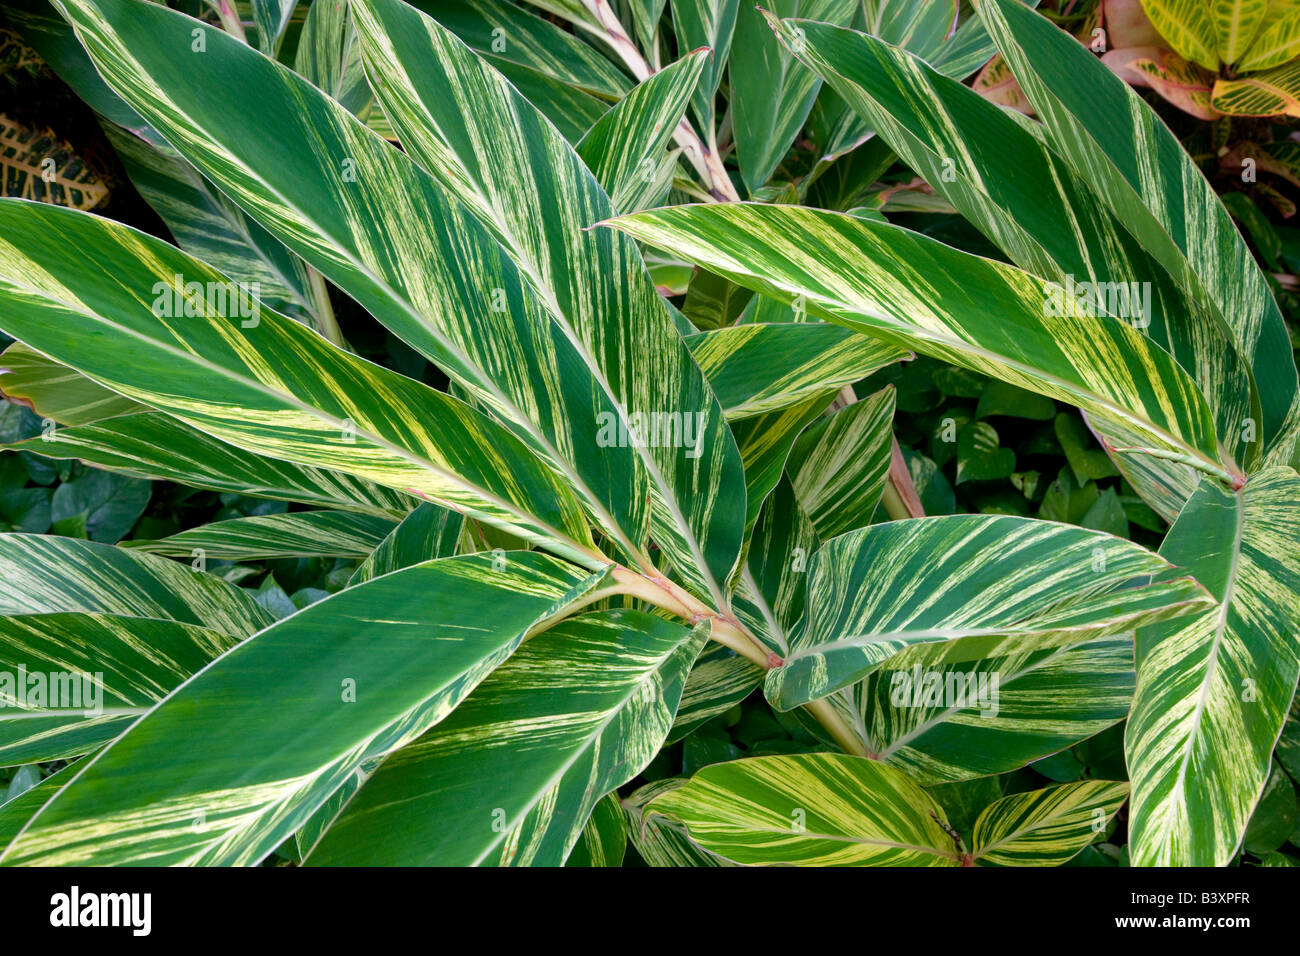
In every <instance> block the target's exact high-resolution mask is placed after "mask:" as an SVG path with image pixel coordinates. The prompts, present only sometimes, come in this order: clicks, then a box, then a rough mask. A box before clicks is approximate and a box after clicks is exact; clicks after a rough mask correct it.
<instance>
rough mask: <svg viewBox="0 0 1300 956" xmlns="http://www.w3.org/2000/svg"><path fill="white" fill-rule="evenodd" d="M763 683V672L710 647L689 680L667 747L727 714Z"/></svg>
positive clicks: (733, 654) (721, 648) (728, 652)
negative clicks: (720, 715) (719, 716)
mask: <svg viewBox="0 0 1300 956" xmlns="http://www.w3.org/2000/svg"><path fill="white" fill-rule="evenodd" d="M761 683H763V668H761V667H759V666H758V665H757V664H755V663H754V662H753V661H751V660H749V659H748V658H746V657H741V656H740V655H739V654H737V653H736V652H735V651H733V650H731V648H729V647H724V646H723V645H721V644H709V645H707V646H706V647H705V648H704V650H703V651H702V652H701V653H700V656H699V657H698V658H697V659H696V661H695V664H694V666H693V667H691V673H690V676H688V677H687V678H686V687H685V688H684V689H683V690H682V700H681V704H680V706H678V708H677V718H676V720H674V721H673V727H672V730H671V731H670V732H669V734H668V738H667V740H666V741H665V742H666V743H670V744H674V743H676V742H677V741H679V740H681V739H682V738H683V737H685V736H686V735H687V734H689V733H691V732H693V731H695V730H698V729H699V728H700V727H702V726H704V724H706V723H708V722H709V721H710V720H712V719H713V718H714V717H717V716H718V715H719V714H722V713H726V712H727V711H728V710H730V709H731V708H732V707H734V706H735V705H736V704H739V703H740V702H741V701H742V700H744V699H745V698H746V697H748V696H749V694H750V692H751V691H753V690H754V688H756V687H757V686H758V685H759V684H761Z"/></svg>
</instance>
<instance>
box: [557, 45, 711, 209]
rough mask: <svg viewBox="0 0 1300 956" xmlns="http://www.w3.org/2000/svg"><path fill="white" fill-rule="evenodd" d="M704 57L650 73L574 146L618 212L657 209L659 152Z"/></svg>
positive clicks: (662, 183) (661, 180)
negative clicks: (652, 207)
mask: <svg viewBox="0 0 1300 956" xmlns="http://www.w3.org/2000/svg"><path fill="white" fill-rule="evenodd" d="M708 57H709V51H708V50H696V51H694V52H693V53H688V54H687V55H686V56H684V57H682V58H681V59H680V60H678V61H677V62H676V63H672V64H670V65H668V66H666V67H664V68H663V69H662V70H659V71H658V72H656V73H654V74H652V75H651V76H650V78H649V79H647V80H645V81H644V82H642V83H640V84H638V85H637V86H636V88H635V89H633V90H632V92H630V93H629V94H628V95H627V96H625V97H623V99H622V100H620V101H619V103H618V105H616V106H615V107H614V108H613V109H611V110H610V111H609V112H608V113H606V114H605V115H604V116H602V117H601V118H600V120H599V121H598V122H597V123H596V125H595V126H593V127H592V128H591V129H590V130H589V131H588V132H587V134H586V135H585V136H583V137H582V140H581V141H580V142H579V143H578V145H577V146H576V147H574V148H575V149H576V150H577V153H578V155H579V156H581V157H582V161H583V162H584V163H586V164H587V168H588V169H590V170H591V173H592V175H593V176H595V177H596V181H597V182H599V183H600V185H601V188H602V189H604V190H605V192H607V193H608V194H609V201H610V203H611V204H612V205H613V207H614V208H615V209H616V210H618V211H619V212H636V211H638V210H641V209H646V208H648V207H650V206H653V205H657V204H658V201H659V200H662V199H663V198H664V195H665V194H666V193H667V191H668V190H667V180H666V178H665V177H664V176H663V175H662V173H661V169H662V167H663V166H664V164H665V157H666V154H665V152H664V148H665V147H666V146H667V145H668V141H669V140H670V139H671V138H672V135H673V130H675V129H676V128H677V125H678V124H679V123H681V122H682V116H683V114H685V112H686V105H687V104H688V103H689V102H690V98H691V93H692V91H694V89H695V84H696V83H697V82H699V79H700V71H701V70H703V69H704V64H705V62H706V61H707V59H708Z"/></svg>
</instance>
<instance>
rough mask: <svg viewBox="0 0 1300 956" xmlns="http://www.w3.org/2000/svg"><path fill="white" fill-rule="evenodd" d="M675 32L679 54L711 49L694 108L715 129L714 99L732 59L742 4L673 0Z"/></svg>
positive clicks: (732, 0) (704, 123)
mask: <svg viewBox="0 0 1300 956" xmlns="http://www.w3.org/2000/svg"><path fill="white" fill-rule="evenodd" d="M671 4H672V11H673V32H674V33H675V34H676V35H677V48H678V49H679V50H698V49H700V48H701V47H708V48H709V49H710V50H712V51H713V56H712V58H711V59H710V61H709V63H708V65H707V66H706V67H705V70H704V75H703V76H701V77H700V82H699V85H698V86H697V87H696V89H695V95H694V97H693V98H692V100H691V107H692V109H693V110H694V112H695V115H696V116H697V117H698V118H699V120H700V125H701V126H702V127H703V128H704V129H706V130H709V129H712V128H713V125H714V123H713V120H714V114H715V107H714V102H713V101H714V97H715V96H716V95H717V92H718V86H719V85H720V84H721V83H722V76H723V73H724V71H725V70H726V68H727V61H728V59H729V58H730V56H731V41H732V39H733V37H734V35H735V32H736V14H737V13H738V12H739V10H740V0H671Z"/></svg>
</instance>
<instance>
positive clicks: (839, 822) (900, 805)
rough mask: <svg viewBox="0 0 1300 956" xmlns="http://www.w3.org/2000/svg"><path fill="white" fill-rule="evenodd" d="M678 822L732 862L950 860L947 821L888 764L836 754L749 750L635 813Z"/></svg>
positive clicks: (907, 863) (889, 863) (881, 863)
mask: <svg viewBox="0 0 1300 956" xmlns="http://www.w3.org/2000/svg"><path fill="white" fill-rule="evenodd" d="M655 813H660V814H664V815H666V816H669V817H672V818H673V819H676V820H678V821H680V822H681V823H684V824H685V825H686V829H687V831H688V832H689V834H690V838H691V840H692V841H693V842H695V843H698V844H699V845H700V846H702V847H703V848H704V849H706V850H708V851H710V852H712V853H716V854H718V855H719V856H721V857H723V858H725V859H729V860H732V861H734V862H736V863H742V864H747V865H759V866H763V865H773V864H792V865H803V866H955V865H956V864H957V863H958V862H959V861H958V856H957V852H956V847H955V844H954V843H953V840H952V838H951V837H950V836H949V835H948V833H947V831H945V829H944V826H945V825H946V824H947V822H948V818H947V817H946V816H945V815H944V812H943V810H942V809H941V808H940V807H939V805H938V804H937V803H935V802H934V800H933V799H931V798H930V796H929V795H927V794H926V792H925V791H924V790H922V789H921V788H920V787H918V786H917V785H916V784H914V783H913V782H912V781H911V780H909V779H908V778H907V777H906V776H904V775H903V774H902V773H900V772H899V771H897V770H895V769H894V768H892V767H886V766H885V765H884V764H881V763H879V762H877V761H874V760H867V759H865V758H862V757H848V756H844V755H842V754H798V755H792V756H779V757H751V758H749V759H746V760H733V761H731V762H730V763H718V764H713V765H712V766H710V767H705V768H704V769H703V770H701V771H700V772H699V773H697V774H696V775H695V776H694V777H692V778H691V779H690V780H689V781H688V782H687V783H686V784H684V785H683V786H680V787H677V788H676V789H673V790H669V791H668V792H666V793H663V794H661V795H659V796H657V797H655V798H654V799H652V800H651V801H650V803H649V805H648V806H647V807H646V808H645V810H644V814H645V815H646V816H650V815H651V814H655Z"/></svg>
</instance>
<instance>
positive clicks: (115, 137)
mask: <svg viewBox="0 0 1300 956" xmlns="http://www.w3.org/2000/svg"><path fill="white" fill-rule="evenodd" d="M105 130H106V131H107V134H108V138H109V142H111V143H112V145H113V151H114V152H115V153H116V154H117V156H118V157H119V158H120V159H121V160H122V164H123V166H124V167H125V168H126V171H127V174H128V175H129V176H130V177H131V183H132V185H134V186H135V188H136V189H137V190H139V192H140V195H141V196H142V197H143V198H144V199H145V201H146V202H148V203H149V205H150V206H152V207H153V208H154V210H155V211H156V212H157V213H158V215H159V216H161V217H162V219H163V221H164V222H166V223H167V228H168V229H169V230H170V231H171V234H172V235H173V236H174V237H175V239H176V244H177V245H179V246H180V247H181V248H182V249H184V250H185V251H186V252H188V253H189V254H190V255H192V256H194V257H195V258H196V259H202V260H203V261H204V262H206V263H208V264H209V265H210V266H212V267H213V268H214V269H216V270H217V271H218V272H221V273H224V274H225V275H227V276H229V277H230V278H232V279H234V280H235V281H236V282H245V283H248V284H249V285H250V286H251V285H253V284H254V283H256V286H255V287H256V289H257V296H258V298H259V299H261V300H262V301H263V302H264V303H266V304H267V305H268V306H270V307H271V308H273V309H275V310H276V311H277V312H283V313H286V314H289V315H291V317H293V318H305V320H306V322H307V324H308V325H310V326H311V327H312V328H314V329H316V330H317V331H318V332H321V333H322V334H324V333H325V332H326V329H327V328H328V326H326V325H325V324H324V319H323V316H324V315H326V314H329V315H330V316H331V319H330V321H331V322H332V313H330V312H329V301H328V296H327V295H326V293H325V289H324V287H323V286H321V287H319V288H314V287H313V285H312V282H313V280H312V276H311V272H310V269H309V268H308V267H307V266H306V264H304V263H303V261H302V260H301V259H299V258H298V257H297V256H295V255H294V254H293V253H292V252H290V251H289V250H288V249H286V248H285V247H284V245H283V244H282V243H280V241H279V240H277V239H275V238H274V237H272V236H271V235H269V234H268V233H267V231H266V230H265V229H263V228H262V227H261V226H259V225H258V224H257V223H256V222H255V221H253V220H252V219H251V218H249V216H248V214H247V213H245V212H244V211H243V210H242V209H240V208H239V207H238V206H236V205H235V204H234V203H232V202H231V201H230V200H229V199H227V198H226V197H225V196H223V195H221V194H220V193H219V192H217V190H216V189H214V188H213V187H212V184H211V183H209V182H207V180H205V179H204V178H203V177H202V176H200V175H199V174H198V172H197V171H196V170H195V169H194V167H193V166H191V165H190V164H189V163H187V162H185V160H183V159H182V158H181V157H180V156H178V155H177V154H176V153H175V151H174V150H171V149H170V148H169V147H166V146H157V145H154V144H153V143H149V142H146V141H145V140H143V139H141V138H140V137H138V136H135V135H134V134H132V133H127V132H125V131H123V130H120V129H118V128H117V127H114V126H109V125H105Z"/></svg>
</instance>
